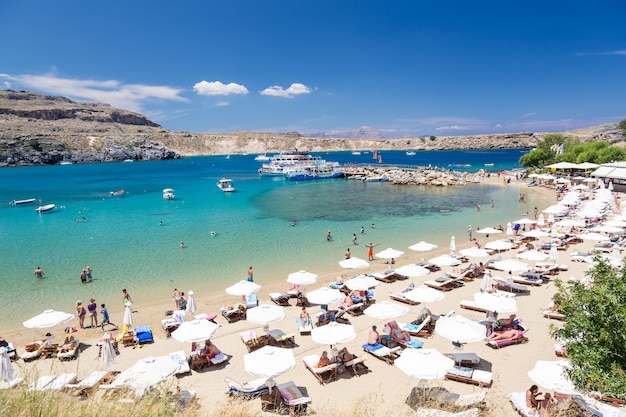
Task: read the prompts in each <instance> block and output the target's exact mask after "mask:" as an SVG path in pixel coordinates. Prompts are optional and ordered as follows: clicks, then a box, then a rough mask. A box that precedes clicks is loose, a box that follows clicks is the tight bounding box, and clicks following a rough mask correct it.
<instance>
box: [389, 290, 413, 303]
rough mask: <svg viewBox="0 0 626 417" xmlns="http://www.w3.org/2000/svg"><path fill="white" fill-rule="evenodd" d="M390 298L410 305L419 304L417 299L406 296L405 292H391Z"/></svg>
mask: <svg viewBox="0 0 626 417" xmlns="http://www.w3.org/2000/svg"><path fill="white" fill-rule="evenodd" d="M389 298H391V299H392V300H395V301H399V302H401V303H405V304H409V305H412V306H414V305H417V304H419V303H418V302H417V301H413V300H409V299H408V298H406V297H405V296H404V293H403V292H401V291H400V292H389Z"/></svg>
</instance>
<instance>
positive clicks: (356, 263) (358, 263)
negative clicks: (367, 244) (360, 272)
mask: <svg viewBox="0 0 626 417" xmlns="http://www.w3.org/2000/svg"><path fill="white" fill-rule="evenodd" d="M339 266H341V267H342V268H345V269H358V268H366V267H368V266H370V264H369V263H368V262H367V261H366V260H364V259H360V258H356V257H354V256H353V257H351V258H349V259H344V260H343V261H339Z"/></svg>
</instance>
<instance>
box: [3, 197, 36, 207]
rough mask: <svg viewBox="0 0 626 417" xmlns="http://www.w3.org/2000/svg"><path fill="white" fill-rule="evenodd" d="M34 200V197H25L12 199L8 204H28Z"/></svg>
mask: <svg viewBox="0 0 626 417" xmlns="http://www.w3.org/2000/svg"><path fill="white" fill-rule="evenodd" d="M34 202H35V199H34V198H27V199H25V200H13V201H10V202H9V204H10V205H12V206H19V205H22V204H30V203H34Z"/></svg>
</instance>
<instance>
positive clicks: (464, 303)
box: [459, 300, 487, 313]
mask: <svg viewBox="0 0 626 417" xmlns="http://www.w3.org/2000/svg"><path fill="white" fill-rule="evenodd" d="M459 306H461V308H465V309H467V310H474V311H480V312H481V313H486V312H487V309H486V308H484V307H479V306H477V305H476V303H475V302H474V301H473V300H461V301H460V302H459Z"/></svg>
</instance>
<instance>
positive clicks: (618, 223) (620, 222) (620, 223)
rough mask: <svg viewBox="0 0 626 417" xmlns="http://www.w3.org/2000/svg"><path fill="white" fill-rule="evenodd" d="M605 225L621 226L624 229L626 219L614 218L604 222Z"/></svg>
mask: <svg viewBox="0 0 626 417" xmlns="http://www.w3.org/2000/svg"><path fill="white" fill-rule="evenodd" d="M604 225H605V226H614V227H621V228H622V230H623V228H624V227H626V221H624V220H619V219H613V220H608V221H606V222H604Z"/></svg>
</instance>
